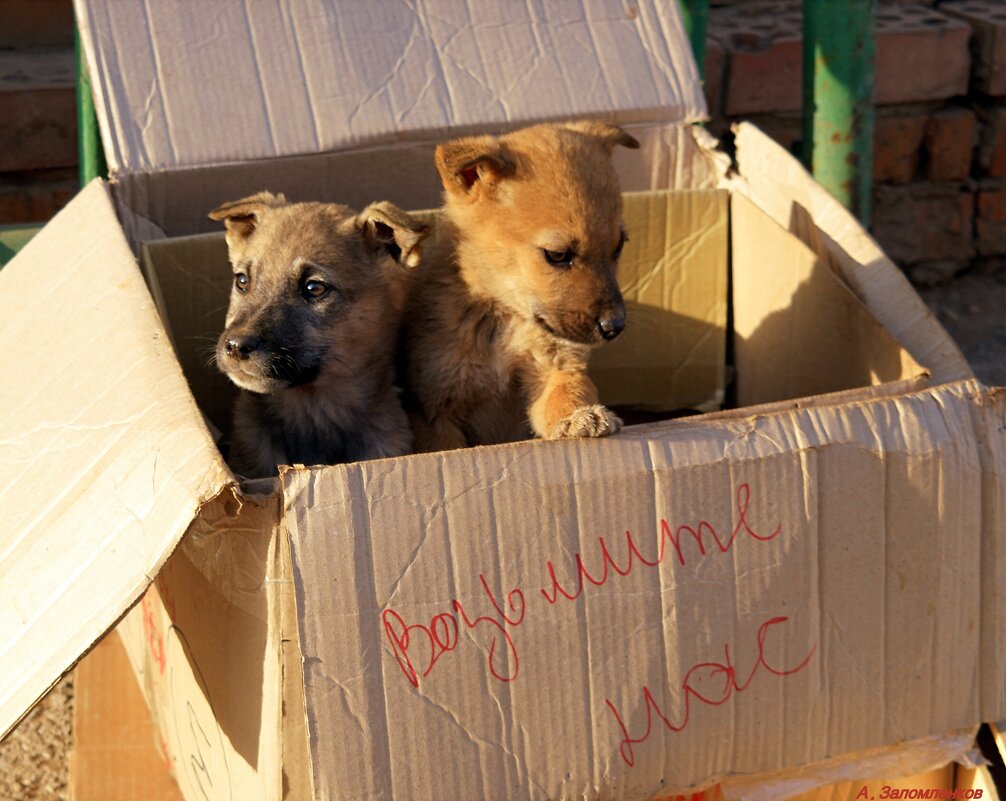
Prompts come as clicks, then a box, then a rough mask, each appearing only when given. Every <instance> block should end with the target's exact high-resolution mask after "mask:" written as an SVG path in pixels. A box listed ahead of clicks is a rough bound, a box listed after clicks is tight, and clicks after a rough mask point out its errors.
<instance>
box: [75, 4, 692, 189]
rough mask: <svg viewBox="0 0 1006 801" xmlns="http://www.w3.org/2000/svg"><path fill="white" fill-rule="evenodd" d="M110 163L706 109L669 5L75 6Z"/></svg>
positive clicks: (290, 150) (131, 166)
mask: <svg viewBox="0 0 1006 801" xmlns="http://www.w3.org/2000/svg"><path fill="white" fill-rule="evenodd" d="M75 5H76V9H77V18H78V23H79V26H80V34H81V40H82V42H83V44H84V48H85V52H86V57H87V63H88V68H89V69H90V71H91V76H92V83H93V86H94V92H95V101H96V107H97V111H98V115H99V121H100V124H101V128H102V138H103V142H104V144H105V151H106V155H107V157H108V163H109V167H110V168H111V169H112V170H113V171H115V170H121V171H123V172H126V173H133V172H152V171H157V170H163V169H167V168H173V167H194V166H200V165H209V164H221V163H226V162H236V161H247V160H257V159H268V158H275V157H277V156H291V155H298V154H306V153H323V152H326V151H333V150H345V149H348V148H355V147H360V146H366V145H373V144H377V143H386V142H390V141H397V140H402V139H415V138H417V137H420V136H422V135H425V136H427V137H430V136H433V137H438V138H442V137H445V136H448V135H451V134H455V133H460V132H466V131H471V130H475V129H478V130H485V129H494V128H503V127H506V126H511V125H517V124H521V123H527V122H529V121H540V120H543V119H562V118H569V117H584V116H603V117H606V118H608V119H612V120H615V121H622V122H628V121H639V120H653V121H657V120H668V121H693V120H697V119H701V118H704V117H705V100H704V98H703V95H702V91H701V86H700V83H699V76H698V71H697V69H696V66H695V62H694V59H693V57H692V53H691V48H690V47H689V44H688V39H687V37H686V35H685V33H684V29H683V26H682V22H681V17H680V11H679V9H678V4H677V3H669V2H664V0H637V1H636V2H632V3H611V2H605V1H604V0H584V2H575V3H554V2H547V0H532V2H528V3H507V2H496V3H484V2H480V3H475V2H470V0H469V1H468V2H465V0H417V2H415V3H410V4H404V3H401V2H397V0H375V1H374V2H367V3H361V2H340V1H339V0H279V1H278V2H273V3H248V2H245V3H240V2H231V1H229V0H211V2H203V3H200V4H199V8H198V10H197V11H195V10H194V9H193V8H192V7H191V6H189V5H188V4H185V3H173V2H167V3H165V2H160V3H123V2H117V1H116V0H75Z"/></svg>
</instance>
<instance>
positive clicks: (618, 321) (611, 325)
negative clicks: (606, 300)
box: [597, 315, 625, 342]
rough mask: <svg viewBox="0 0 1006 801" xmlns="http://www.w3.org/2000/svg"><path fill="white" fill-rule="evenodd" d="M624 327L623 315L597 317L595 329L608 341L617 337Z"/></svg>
mask: <svg viewBox="0 0 1006 801" xmlns="http://www.w3.org/2000/svg"><path fill="white" fill-rule="evenodd" d="M624 329H625V315H620V316H617V317H616V316H612V317H604V318H599V319H598V320H597V330H598V331H599V332H600V334H601V338H602V339H605V340H608V341H609V342H610V341H611V340H613V339H614V338H615V337H617V336H618V335H619V334H621V333H622V331H623V330H624Z"/></svg>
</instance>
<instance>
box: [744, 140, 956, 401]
mask: <svg viewBox="0 0 1006 801" xmlns="http://www.w3.org/2000/svg"><path fill="white" fill-rule="evenodd" d="M734 136H735V140H734V141H735V144H736V150H737V164H738V168H739V172H740V174H739V175H737V174H733V175H731V176H730V177H729V178H728V179H727V180H726V184H727V185H728V186H729V187H730V188H732V189H735V190H736V191H738V192H740V193H742V194H744V195H746V196H747V197H749V198H750V199H751V200H752V201H754V202H755V203H756V204H757V205H758V206H760V207H761V208H762V209H763V210H764V211H765V212H766V213H768V214H769V215H770V216H771V217H773V218H774V219H775V220H776V221H777V222H778V223H779V224H780V225H781V226H783V227H784V228H786V229H787V230H790V231H792V232H793V233H795V234H797V235H799V234H800V228H801V226H803V225H804V224H805V222H806V219H807V215H808V214H809V216H810V218H811V219H813V221H814V223H815V224H816V226H817V228H818V229H819V231H820V233H821V235H822V240H823V242H824V245H825V247H826V248H827V249H828V254H827V255H829V256H830V257H831V258H832V260H833V263H835V264H836V265H837V266H838V268H839V269H840V271H841V275H842V277H843V278H844V280H845V281H846V283H848V284H849V286H850V287H851V288H852V290H853V291H854V292H855V293H856V294H857V295H858V296H859V297H860V299H861V300H862V301H863V302H864V303H866V305H867V306H868V307H869V308H870V311H872V312H873V314H874V315H875V316H876V318H877V319H878V320H880V322H881V323H883V324H884V325H885V326H886V327H887V328H888V330H890V331H891V333H893V334H894V336H895V337H896V338H897V339H898V340H899V341H900V342H901V343H902V344H904V346H905V347H906V348H907V349H908V350H909V352H910V353H911V354H912V356H914V357H915V359H916V361H918V362H919V363H920V364H923V365H925V366H926V367H927V368H929V370H930V371H931V372H932V375H933V381H934V382H935V383H937V384H942V383H946V382H949V381H957V380H961V379H966V378H972V377H973V376H974V373H973V372H972V371H971V368H970V367H969V366H968V363H967V360H966V359H965V358H964V356H963V355H962V354H961V352H960V349H959V348H958V347H957V345H955V344H954V342H953V340H952V339H951V338H950V336H949V335H948V334H947V333H946V332H945V331H944V330H943V328H942V326H940V324H939V323H938V322H937V320H936V318H935V316H934V315H933V313H932V312H931V311H930V310H929V308H928V307H927V306H926V304H925V303H924V302H923V300H922V299H921V298H920V297H919V296H918V294H917V293H916V292H915V291H914V290H913V289H912V287H911V284H910V283H909V281H908V278H907V277H905V275H904V273H902V272H901V270H900V269H898V267H897V266H896V265H895V264H894V262H892V261H891V260H890V259H889V258H888V257H887V256H885V255H884V252H883V251H882V250H881V249H880V247H879V246H878V245H877V243H876V242H875V241H874V240H873V238H872V237H871V236H870V235H869V234H868V233H867V232H866V231H865V230H863V227H862V226H861V225H860V224H859V222H858V221H857V220H856V218H855V217H853V215H852V214H851V213H850V212H849V211H848V210H847V209H845V208H844V207H843V206H842V205H841V204H840V203H839V202H838V201H837V200H835V199H834V198H833V197H832V196H831V195H830V194H828V192H827V191H826V190H825V189H824V188H823V187H821V186H820V185H818V184H817V183H815V182H814V180H813V179H812V178H811V177H810V175H808V174H807V171H806V170H805V169H804V168H803V166H802V165H801V164H800V163H799V162H798V161H797V160H796V159H795V158H793V156H792V155H790V153H789V152H787V151H786V150H785V148H783V147H781V146H780V145H778V144H777V143H776V142H774V141H772V140H771V139H769V137H767V136H766V135H765V134H763V133H762V132H761V131H759V130H758V129H757V128H756V127H755V126H754V125H751V124H750V123H740V124H739V125H737V126H735V128H734ZM807 244H809V245H810V246H811V247H813V245H814V243H812V242H808V243H807ZM822 255H824V254H822Z"/></svg>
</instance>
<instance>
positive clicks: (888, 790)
mask: <svg viewBox="0 0 1006 801" xmlns="http://www.w3.org/2000/svg"><path fill="white" fill-rule="evenodd" d="M875 797H876V798H885V799H886V798H981V797H982V789H981V788H980V787H976V788H974V789H972V788H970V787H969V788H963V787H959V788H957V789H956V790H945V789H937V788H935V787H926V788H922V787H902V788H900V789H899V788H897V787H891V785H889V784H885V785H884V786H883V788H882V789H881V791H880V795H879V796H873V795H870V793H869V792H868V791H867V789H866V785H865V784H864V785H863V788H862V789H861V790H860V791H859V792H858V793H857V794H856V798H869V799H870V801H873V799H874V798H875Z"/></svg>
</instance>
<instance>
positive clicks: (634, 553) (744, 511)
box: [541, 484, 781, 604]
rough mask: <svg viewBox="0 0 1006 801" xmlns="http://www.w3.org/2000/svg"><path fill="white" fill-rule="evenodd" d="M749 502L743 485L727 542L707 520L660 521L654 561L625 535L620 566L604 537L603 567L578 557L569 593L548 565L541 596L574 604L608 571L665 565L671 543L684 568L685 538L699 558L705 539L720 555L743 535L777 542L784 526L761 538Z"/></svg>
mask: <svg viewBox="0 0 1006 801" xmlns="http://www.w3.org/2000/svg"><path fill="white" fill-rule="evenodd" d="M750 502H751V488H750V487H749V486H748V485H747V484H741V485H740V486H739V487H738V488H737V512H738V518H737V524H736V525H735V526H734V528H733V531H732V532H731V533H730V536H729V537H727V538H726V540H723V539H721V537H720V535H719V534H718V533H717V531H716V529H715V528H714V527H713V525H712V524H711V523H709V522H708V521H707V520H700V521H699V522H698V523H697V524H696V525H695V526H694V527H693V526H689V525H680V526H678V527H677V528H672V527H671V525H670V524H669V523H668V522H667V521H666V520H661V521H660V544H659V545H658V547H657V551H656V554H655V555H654V556H653V557H652V558H647V557H646V556H644V555H643V554H642V553H641V552H640V550H639V546H638V545H637V544H636V541H635V539H634V538H633V536H632V532H631V531H626V532H625V548H626V551H627V553H628V555H627V556H626V558H625V563H624V564H623V565H619V564H618V563H617V562H616V561H615V558H614V557H613V556H612V555H611V551H610V549H609V548H608V543H607V541H606V540H605V539H604V537H598V538H597V541H598V543H599V547H600V558H599V561H600V567H597V568H594V572H593V573H592V572H591V571H590V569H588V568H587V566H586V565H585V564H584V560H583V557H582V556H581V555H580V554H576V556H575V557H574V560H573V561H574V563H575V565H576V585H575V589H572V590H568V589H566V588H565V587H563V585H562V583H561V582H560V581H559V578H558V577H557V576H556V574H555V565H553V564H552V562H551V561H549V562H548V563H547V565H546V569H547V571H548V576H549V579H551V582H552V586H551V587H549V588H544V589H542V590H541V594H542V596H543V597H544V598H545V600H546V601H548V602H549V603H550V604H554V603H555V602H556V601H557V600H558V599H559V596H560V595H561V596H562V597H563V598H565V599H566V600H568V601H575V600H576V599H577V598H579V597H580V595H581V594H582V593H583V589H584V586H585V584H592V585H593V586H595V587H600V586H602V585H604V584H605V583H607V581H608V579H609V578H610V576H611V573H610V572H609V570H610V571H614V572H615V573H616V574H618V575H619V576H623V577H624V576H627V575H629V573H631V572H632V570H633V568H634V567H635V566H636V562H637V561H638V563H640V564H642V565H645V566H646V567H657V566H658V565H660V564H661V563H662V562H663V561H664V557H665V556H666V555H667V553H668V550H667V544H668V543H670V544H671V547H672V548H673V549H674V553H675V554H676V555H677V557H678V562H679V563H680V564H681V565H682V566H684V565H685V561H686V560H685V552H684V550H683V548H682V545H681V538H682V536H683V535H685V534H687V535H689V536H691V537H692V539H694V540H695V543H696V545H698V549H699V554H700V555H701V556H703V557H704V556H705V555H706V542H707V541H706V540H705V539H703V536H704V535H705V536H709V537H712V539H713V541H714V542H715V543H716V547H717V548H718V549H719V551H720V553H726V552H727V551H729V550H730V548H731V547H732V546H733V544H734V541H735V540H736V539H737V536H738V535H739V534H740V533H741V532H743V533H744V534H747V535H748V536H749V537H751V538H752V539H754V540H758V541H759V542H767V541H769V540H771V539H774V538H775V537H776V536H778V534H779V532H780V531H781V526H776V527H775V530H774V531H773V532H772V533H771V534H759V533H758V532H756V531H755V530H754V529H753V528H751V525H750V524H749V523H748V506H749V504H750Z"/></svg>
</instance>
